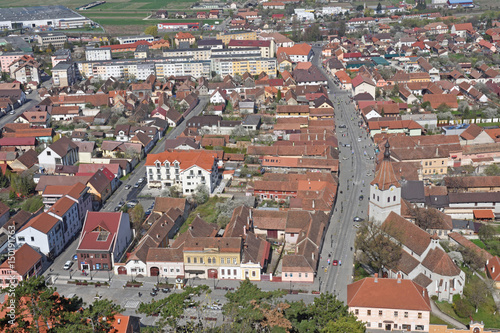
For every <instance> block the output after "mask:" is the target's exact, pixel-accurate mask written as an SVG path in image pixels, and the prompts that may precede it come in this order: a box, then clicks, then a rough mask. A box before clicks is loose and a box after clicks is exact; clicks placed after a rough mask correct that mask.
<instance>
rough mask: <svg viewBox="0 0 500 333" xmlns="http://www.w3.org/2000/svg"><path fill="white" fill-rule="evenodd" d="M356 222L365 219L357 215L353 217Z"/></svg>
mask: <svg viewBox="0 0 500 333" xmlns="http://www.w3.org/2000/svg"><path fill="white" fill-rule="evenodd" d="M352 220H353V221H354V222H361V221H363V219H362V218H361V217H359V216H356V217H355V218H353V219H352Z"/></svg>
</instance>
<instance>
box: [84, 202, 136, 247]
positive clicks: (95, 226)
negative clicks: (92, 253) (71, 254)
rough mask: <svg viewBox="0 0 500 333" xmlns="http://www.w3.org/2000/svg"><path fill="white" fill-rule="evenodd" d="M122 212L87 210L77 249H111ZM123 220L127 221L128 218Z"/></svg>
mask: <svg viewBox="0 0 500 333" xmlns="http://www.w3.org/2000/svg"><path fill="white" fill-rule="evenodd" d="M123 214H125V213H115V212H91V211H88V212H87V215H86V217H85V222H84V224H83V229H82V233H81V235H80V243H79V244H78V248H77V250H111V247H112V245H113V242H114V240H115V238H116V236H117V233H118V229H119V228H120V222H121V221H122V220H123V219H122V215H123ZM127 215H128V214H127ZM123 221H125V223H128V219H125V220H123Z"/></svg>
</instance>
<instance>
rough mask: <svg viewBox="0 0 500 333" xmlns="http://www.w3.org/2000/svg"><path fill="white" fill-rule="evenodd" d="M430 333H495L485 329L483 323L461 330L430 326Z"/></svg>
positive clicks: (470, 325) (472, 324) (473, 324)
mask: <svg viewBox="0 0 500 333" xmlns="http://www.w3.org/2000/svg"><path fill="white" fill-rule="evenodd" d="M429 333H493V331H490V330H488V329H486V330H485V329H484V324H483V323H475V322H472V321H471V323H470V324H469V328H468V329H465V330H461V329H458V328H448V327H447V325H432V324H431V325H429Z"/></svg>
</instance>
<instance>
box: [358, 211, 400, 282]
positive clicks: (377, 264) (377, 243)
mask: <svg viewBox="0 0 500 333" xmlns="http://www.w3.org/2000/svg"><path fill="white" fill-rule="evenodd" d="M355 246H356V250H357V251H360V252H359V253H360V254H359V256H358V260H359V261H360V262H361V263H363V264H365V265H368V266H370V267H372V268H373V269H374V270H376V271H377V272H379V273H380V274H381V273H382V268H384V267H395V266H396V264H397V262H398V261H399V259H401V255H402V249H401V244H399V243H397V242H396V241H394V240H393V239H392V238H391V236H389V235H388V234H387V233H386V232H384V231H383V230H382V228H381V227H380V226H379V225H378V224H376V223H374V222H372V221H366V222H363V224H361V227H360V228H359V231H358V235H357V237H356V242H355Z"/></svg>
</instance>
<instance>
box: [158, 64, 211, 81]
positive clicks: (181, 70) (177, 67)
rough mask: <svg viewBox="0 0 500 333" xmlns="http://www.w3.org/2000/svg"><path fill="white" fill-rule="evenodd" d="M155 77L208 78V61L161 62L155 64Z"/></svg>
mask: <svg viewBox="0 0 500 333" xmlns="http://www.w3.org/2000/svg"><path fill="white" fill-rule="evenodd" d="M155 68H156V77H157V78H162V79H163V78H167V77H169V76H184V75H192V76H193V77H196V78H198V77H202V76H204V77H208V76H209V75H210V61H208V60H191V61H179V62H168V61H167V62H161V63H156V64H155Z"/></svg>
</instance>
